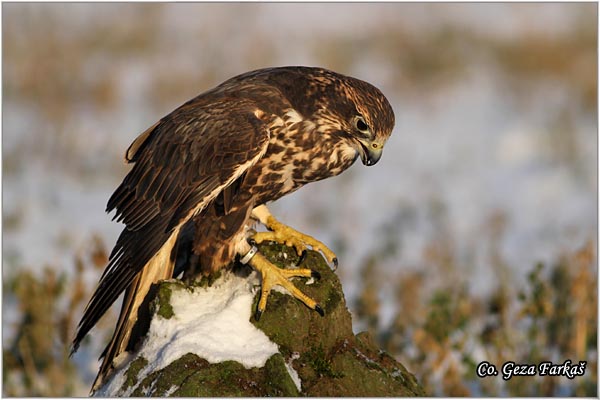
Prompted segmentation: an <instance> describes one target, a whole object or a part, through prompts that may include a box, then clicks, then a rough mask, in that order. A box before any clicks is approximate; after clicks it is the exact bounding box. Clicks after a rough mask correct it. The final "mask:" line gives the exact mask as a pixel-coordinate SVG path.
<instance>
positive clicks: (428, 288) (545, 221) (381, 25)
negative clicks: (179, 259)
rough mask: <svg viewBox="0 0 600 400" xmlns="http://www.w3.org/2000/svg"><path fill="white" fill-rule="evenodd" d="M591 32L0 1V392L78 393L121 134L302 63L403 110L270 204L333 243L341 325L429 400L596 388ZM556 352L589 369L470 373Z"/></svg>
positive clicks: (268, 10)
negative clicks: (387, 128) (269, 70)
mask: <svg viewBox="0 0 600 400" xmlns="http://www.w3.org/2000/svg"><path fill="white" fill-rule="evenodd" d="M597 18H598V17H597V5H596V4H593V3H579V4H564V3H562V4H561V3H548V4H544V3H530V4H489V3H488V4H456V3H454V4H450V3H448V4H416V3H410V4H401V3H400V4H368V3H366V4H365V3H362V4H316V3H312V4H276V3H253V4H233V3H231V4H225V3H221V4H220V3H210V4H186V3H171V4H161V3H154V4H141V3H129V4H115V3H105V4H101V3H95V4H91V3H90V4H85V3H68V4H60V3H54V4H43V3H29V4H25V3H3V5H2V49H3V52H2V55H3V62H2V70H3V76H2V86H3V91H2V95H3V102H2V116H3V121H2V171H3V176H2V183H3V191H2V202H3V208H2V226H3V235H2V236H3V244H2V277H3V299H2V311H3V313H2V328H3V329H2V344H3V372H4V373H3V395H5V396H85V395H87V393H88V391H89V387H90V384H91V381H92V380H93V378H94V376H95V374H96V371H97V367H98V363H97V361H96V359H97V357H98V355H99V354H100V352H101V350H102V348H103V347H104V345H105V343H106V341H107V340H108V338H109V336H110V334H111V333H112V329H113V327H114V324H115V321H116V319H115V313H116V311H115V310H113V311H112V314H110V315H108V316H107V317H106V318H104V319H103V320H102V321H101V323H100V324H99V326H98V327H97V328H95V329H94V330H93V331H92V336H91V337H90V338H89V339H88V340H87V341H86V342H85V343H84V345H83V346H82V348H81V349H80V350H79V352H78V353H76V355H75V356H74V357H73V358H72V359H69V358H68V344H69V342H70V339H71V337H72V335H73V333H74V329H75V326H76V324H77V322H78V320H79V318H80V316H81V312H82V310H83V307H84V306H85V303H86V302H87V300H88V299H89V296H90V294H91V291H92V290H93V289H94V287H95V285H96V283H97V280H98V278H99V276H100V273H101V272H102V269H103V268H104V266H105V263H106V257H107V253H108V252H109V251H110V249H111V248H112V246H113V244H114V242H115V240H116V238H117V235H118V234H119V232H120V230H121V229H122V226H121V225H120V224H117V223H114V222H111V221H110V216H108V215H106V214H105V213H104V209H105V206H106V202H107V200H108V198H109V197H110V195H111V194H112V192H113V190H114V189H115V188H116V187H117V185H118V184H119V183H120V182H121V180H122V178H123V177H124V176H125V174H126V173H127V171H128V167H127V166H126V165H124V163H123V161H122V160H123V154H124V151H125V149H126V148H127V146H128V145H129V144H130V143H131V141H132V140H133V139H134V138H135V137H136V136H137V135H138V134H139V133H141V132H142V131H144V130H145V129H146V128H147V127H148V126H150V125H152V124H153V123H154V122H156V121H157V120H158V119H159V118H160V117H162V116H163V115H165V114H167V113H169V112H170V111H171V110H173V109H174V108H176V107H177V106H179V105H180V104H182V103H183V102H185V101H187V100H188V99H190V98H192V97H194V96H196V95H197V94H199V93H201V92H203V91H205V90H207V89H209V88H211V87H213V86H215V85H217V84H219V83H221V82H222V81H224V80H226V79H228V78H230V77H232V76H234V75H237V74H239V73H242V72H245V71H249V70H252V69H257V68H262V67H267V66H281V65H310V66H322V67H326V68H329V69H333V70H335V71H338V72H341V73H344V74H348V75H352V76H355V77H357V78H361V79H363V80H366V81H368V82H371V83H373V84H374V85H376V86H378V87H379V88H380V89H381V90H382V91H383V92H384V93H385V94H386V95H387V97H388V98H389V100H390V102H391V103H392V106H393V108H394V110H395V113H396V120H397V124H396V128H395V130H394V133H393V135H392V137H391V138H390V140H389V142H388V145H387V146H386V150H385V152H384V156H383V158H382V160H381V161H380V162H379V163H378V164H377V166H376V167H374V168H363V167H362V165H360V163H359V164H357V165H355V166H353V167H352V168H351V169H350V170H348V171H346V172H345V173H344V174H342V175H341V176H339V177H336V178H333V179H329V180H325V181H322V182H318V183H315V184H312V185H309V186H307V187H305V188H303V189H302V190H300V191H298V192H296V193H294V194H292V195H290V196H288V197H286V198H284V199H281V200H280V201H278V202H276V203H274V204H273V206H272V211H273V212H274V213H275V215H277V216H278V218H279V219H281V220H282V221H284V222H285V223H287V224H289V225H291V226H293V227H295V228H296V229H298V230H300V231H303V232H306V233H309V234H312V235H314V236H315V237H317V238H319V239H320V240H322V241H323V242H325V243H327V244H329V245H330V247H332V249H333V250H334V251H336V252H337V254H338V257H339V259H340V267H339V269H338V271H337V272H338V274H339V276H340V278H341V279H342V283H343V285H344V290H345V294H346V299H347V301H348V305H349V308H350V310H351V312H352V313H353V317H354V328H355V331H356V332H358V331H364V330H368V331H369V332H371V334H372V335H373V337H375V338H376V339H377V340H378V342H379V344H380V345H381V347H382V348H384V349H385V350H386V351H388V352H389V353H391V354H392V355H394V357H396V358H397V359H398V360H399V361H400V362H402V363H403V364H404V365H405V366H406V367H407V368H408V369H409V370H410V371H411V372H413V373H414V374H415V375H416V376H417V378H418V379H419V380H420V381H421V382H422V383H423V385H424V386H425V388H426V390H427V392H428V393H429V394H430V395H433V396H438V395H444V396H456V395H462V396H468V395H479V396H481V395H488V396H519V395H526V396H537V395H545V396H553V395H562V396H570V395H586V396H595V395H596V394H597V376H596V370H597V347H596V346H597V267H596V265H597V250H598V248H597V240H598V238H597V232H598V212H597V202H598V198H597V193H598V170H597V166H598V117H597V67H598V66H597V45H598V43H597V26H598V20H597ZM116 304H118V306H120V301H117V303H116ZM199 306H201V305H199ZM567 359H570V360H572V361H573V362H574V363H576V362H578V361H580V360H581V361H583V360H585V361H587V363H588V364H587V370H586V373H585V375H584V376H583V377H576V378H575V379H573V380H569V379H567V378H560V377H535V378H522V377H517V378H513V379H512V380H510V381H503V380H502V379H501V377H500V376H498V377H488V378H485V379H480V378H477V377H476V376H475V369H476V366H477V364H479V363H480V362H481V361H483V360H487V361H490V362H492V363H495V364H496V365H497V366H498V367H500V366H501V365H502V364H503V363H504V362H506V361H509V360H512V361H515V362H518V363H519V362H520V363H528V364H533V363H538V362H540V361H542V360H549V361H553V362H555V363H563V362H564V361H565V360H567Z"/></svg>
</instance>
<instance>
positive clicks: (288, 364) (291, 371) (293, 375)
mask: <svg viewBox="0 0 600 400" xmlns="http://www.w3.org/2000/svg"><path fill="white" fill-rule="evenodd" d="M298 358H300V354H298V353H293V354H292V357H291V358H290V359H289V360H288V361H286V363H285V369H287V372H288V374H289V375H290V378H292V381H294V385H296V389H298V391H299V392H302V380H301V379H300V376H299V375H298V372H297V371H296V370H295V369H294V365H293V364H292V363H293V361H294V360H297V359H298Z"/></svg>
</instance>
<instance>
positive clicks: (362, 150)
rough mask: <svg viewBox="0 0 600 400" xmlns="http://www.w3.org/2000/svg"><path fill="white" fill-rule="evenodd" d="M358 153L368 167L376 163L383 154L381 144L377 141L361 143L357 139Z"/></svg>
mask: <svg viewBox="0 0 600 400" xmlns="http://www.w3.org/2000/svg"><path fill="white" fill-rule="evenodd" d="M359 144H360V146H359V148H358V153H359V154H360V159H361V161H362V163H363V164H364V165H366V166H367V167H370V166H371V165H375V164H377V161H379V159H380V158H381V155H382V154H383V146H382V145H380V144H378V143H363V142H362V141H359Z"/></svg>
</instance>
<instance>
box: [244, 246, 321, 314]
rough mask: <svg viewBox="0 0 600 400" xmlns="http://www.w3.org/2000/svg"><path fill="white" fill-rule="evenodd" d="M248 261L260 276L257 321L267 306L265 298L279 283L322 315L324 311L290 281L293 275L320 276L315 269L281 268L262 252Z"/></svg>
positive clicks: (317, 277)
mask: <svg viewBox="0 0 600 400" xmlns="http://www.w3.org/2000/svg"><path fill="white" fill-rule="evenodd" d="M248 263H249V264H250V265H251V266H252V267H253V268H254V269H255V270H257V271H258V272H259V273H260V275H261V277H262V285H261V293H260V299H259V301H258V306H257V308H256V314H255V318H256V320H257V321H258V320H259V319H260V316H261V315H262V313H263V312H264V311H265V308H266V307H267V299H268V297H269V294H270V293H271V290H272V289H273V287H274V286H276V285H279V286H281V287H283V288H285V289H286V290H287V291H288V292H289V293H290V294H291V295H292V296H294V297H295V298H296V299H298V300H300V301H301V302H303V303H304V304H306V306H308V307H309V308H311V309H313V310H315V311H316V312H318V313H319V314H320V315H321V316H324V315H325V313H324V311H323V309H322V308H321V306H320V305H319V304H318V303H317V302H316V301H314V300H313V299H311V298H310V297H308V296H307V295H305V294H304V293H302V292H301V291H300V290H299V289H298V288H297V287H296V286H294V284H293V283H292V282H290V279H291V278H293V277H296V276H298V277H304V278H310V277H312V278H316V279H319V278H321V276H320V274H319V273H318V272H317V271H313V270H310V269H306V268H304V269H302V268H295V269H282V268H279V267H277V266H276V265H274V264H272V263H271V262H270V261H269V260H267V259H266V258H265V257H264V256H263V255H262V254H260V253H256V254H254V255H253V256H252V258H251V259H250V260H249V261H248Z"/></svg>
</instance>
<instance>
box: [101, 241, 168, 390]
mask: <svg viewBox="0 0 600 400" xmlns="http://www.w3.org/2000/svg"><path fill="white" fill-rule="evenodd" d="M178 233H179V229H175V230H174V231H173V233H172V234H171V236H170V237H169V239H168V240H167V241H166V242H165V243H164V244H163V246H162V247H161V248H160V250H159V251H158V252H157V253H156V254H155V255H154V256H153V257H152V258H151V259H150V261H148V262H147V263H146V265H144V267H143V268H142V270H141V271H140V272H139V273H138V274H137V275H136V276H135V278H134V279H133V281H132V282H131V284H130V285H129V286H128V287H127V289H126V290H125V296H124V298H123V306H122V307H121V314H120V315H119V321H118V322H117V326H116V328H115V331H114V333H113V336H112V339H111V340H110V342H109V344H108V346H107V347H106V349H105V350H104V352H103V353H102V355H101V356H100V357H102V356H104V358H103V360H102V364H101V366H100V370H99V371H98V375H97V376H96V379H95V380H94V384H93V385H92V393H94V392H95V391H96V390H97V389H98V388H99V387H100V386H101V385H102V384H103V383H104V382H105V380H106V378H107V377H108V375H110V373H111V372H112V371H113V370H114V368H115V367H118V366H119V365H118V364H119V363H118V362H116V361H118V357H119V356H120V355H122V354H123V353H124V352H126V351H132V350H133V349H134V347H135V345H136V344H137V342H138V340H139V339H140V337H141V336H143V335H144V334H145V332H146V331H147V329H148V327H149V324H150V315H149V312H150V311H149V307H148V306H149V302H150V300H151V299H152V298H153V297H154V290H155V288H156V283H158V282H159V281H161V280H164V279H170V278H171V277H172V276H173V269H174V266H175V255H174V254H173V250H174V248H175V244H176V241H177V237H178Z"/></svg>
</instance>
